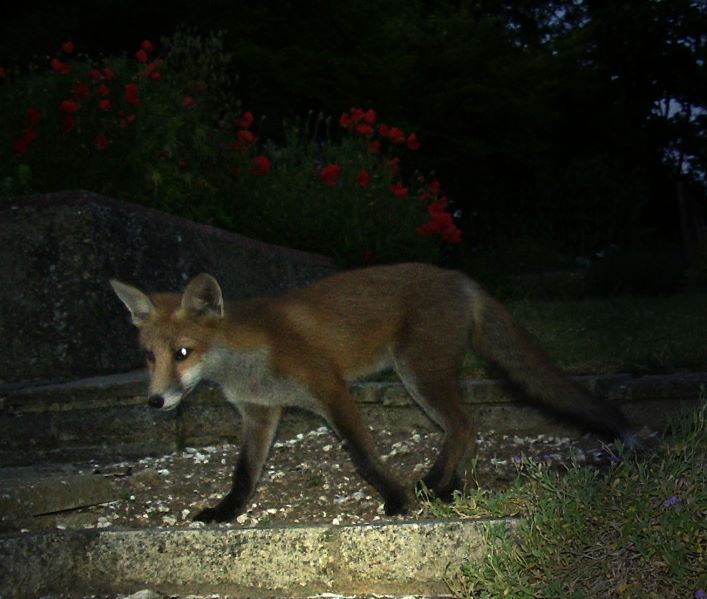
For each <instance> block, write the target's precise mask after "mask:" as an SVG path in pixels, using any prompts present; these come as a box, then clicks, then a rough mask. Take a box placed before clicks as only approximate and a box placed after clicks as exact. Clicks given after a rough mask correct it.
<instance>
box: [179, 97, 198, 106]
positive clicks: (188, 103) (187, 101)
mask: <svg viewBox="0 0 707 599" xmlns="http://www.w3.org/2000/svg"><path fill="white" fill-rule="evenodd" d="M195 104H196V102H194V98H192V97H191V96H184V98H183V99H182V106H184V108H191V107H192V106H194V105H195Z"/></svg>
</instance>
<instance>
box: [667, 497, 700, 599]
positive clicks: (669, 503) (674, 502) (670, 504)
mask: <svg viewBox="0 0 707 599" xmlns="http://www.w3.org/2000/svg"><path fill="white" fill-rule="evenodd" d="M678 503H680V498H679V497H678V496H677V495H673V496H672V497H668V499H666V500H665V501H664V502H663V505H664V506H665V507H673V506H674V505H677V504H678ZM705 599H707V595H705Z"/></svg>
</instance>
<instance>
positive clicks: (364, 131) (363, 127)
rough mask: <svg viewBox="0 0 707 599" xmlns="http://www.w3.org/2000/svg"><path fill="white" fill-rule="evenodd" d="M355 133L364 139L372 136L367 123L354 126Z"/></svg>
mask: <svg viewBox="0 0 707 599" xmlns="http://www.w3.org/2000/svg"><path fill="white" fill-rule="evenodd" d="M356 131H357V132H358V133H360V134H361V135H365V136H366V137H370V136H371V135H373V127H371V126H370V125H369V124H368V123H359V124H358V125H356Z"/></svg>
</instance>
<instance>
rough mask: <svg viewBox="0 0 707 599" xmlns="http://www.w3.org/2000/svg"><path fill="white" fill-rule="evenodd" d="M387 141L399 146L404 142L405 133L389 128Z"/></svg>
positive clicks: (395, 128) (396, 128)
mask: <svg viewBox="0 0 707 599" xmlns="http://www.w3.org/2000/svg"><path fill="white" fill-rule="evenodd" d="M388 139H389V140H390V141H392V142H393V143H394V144H401V143H403V142H404V141H405V133H403V130H402V129H399V128H398V127H391V128H390V130H389V131H388Z"/></svg>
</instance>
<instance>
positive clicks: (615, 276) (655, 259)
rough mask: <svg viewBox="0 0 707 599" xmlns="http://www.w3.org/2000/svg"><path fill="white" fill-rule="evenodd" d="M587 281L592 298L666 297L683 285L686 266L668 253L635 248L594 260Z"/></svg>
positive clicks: (648, 248) (652, 249)
mask: <svg viewBox="0 0 707 599" xmlns="http://www.w3.org/2000/svg"><path fill="white" fill-rule="evenodd" d="M586 278H587V293H589V294H591V295H615V294H617V293H635V294H644V295H667V294H669V293H672V292H674V291H675V290H676V289H677V288H678V287H679V285H680V284H681V283H682V280H683V264H682V263H681V261H680V260H679V258H678V257H677V256H675V255H672V254H670V253H669V252H666V251H665V250H661V249H658V248H650V247H642V248H634V249H631V250H627V251H614V252H609V253H608V254H607V255H606V256H604V257H602V258H600V259H598V260H595V261H594V262H593V263H592V265H591V266H590V268H589V271H588V273H587V277H586Z"/></svg>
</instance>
